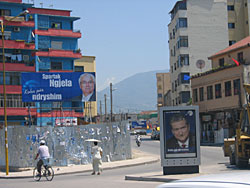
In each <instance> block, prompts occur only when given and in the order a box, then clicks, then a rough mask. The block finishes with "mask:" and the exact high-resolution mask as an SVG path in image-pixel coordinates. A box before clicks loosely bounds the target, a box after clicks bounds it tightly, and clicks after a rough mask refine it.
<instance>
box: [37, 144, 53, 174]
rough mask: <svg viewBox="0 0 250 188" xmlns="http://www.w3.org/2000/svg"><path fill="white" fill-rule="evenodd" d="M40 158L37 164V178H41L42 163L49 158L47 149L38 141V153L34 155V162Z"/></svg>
mask: <svg viewBox="0 0 250 188" xmlns="http://www.w3.org/2000/svg"><path fill="white" fill-rule="evenodd" d="M38 156H40V159H39V161H38V162H37V171H38V173H39V176H41V168H42V165H43V161H44V160H46V159H48V158H49V157H50V155H49V148H48V146H46V145H45V141H44V140H41V141H40V146H39V147H38V152H37V154H36V157H35V160H36V159H37V158H38Z"/></svg>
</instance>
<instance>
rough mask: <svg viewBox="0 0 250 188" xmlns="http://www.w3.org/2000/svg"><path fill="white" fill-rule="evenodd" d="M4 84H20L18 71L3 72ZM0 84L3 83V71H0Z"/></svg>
mask: <svg viewBox="0 0 250 188" xmlns="http://www.w3.org/2000/svg"><path fill="white" fill-rule="evenodd" d="M5 83H6V85H21V73H20V72H5ZM0 85H3V72H0Z"/></svg>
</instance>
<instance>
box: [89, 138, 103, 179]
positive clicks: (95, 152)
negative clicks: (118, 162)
mask: <svg viewBox="0 0 250 188" xmlns="http://www.w3.org/2000/svg"><path fill="white" fill-rule="evenodd" d="M91 154H92V159H93V160H92V166H93V172H92V174H91V175H95V173H97V175H100V174H101V165H102V148H101V147H99V146H98V142H94V146H93V147H92V151H91Z"/></svg>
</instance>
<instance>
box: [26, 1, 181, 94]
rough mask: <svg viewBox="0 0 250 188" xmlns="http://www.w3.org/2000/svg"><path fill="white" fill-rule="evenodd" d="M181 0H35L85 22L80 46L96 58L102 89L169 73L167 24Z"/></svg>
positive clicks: (79, 24)
mask: <svg viewBox="0 0 250 188" xmlns="http://www.w3.org/2000/svg"><path fill="white" fill-rule="evenodd" d="M176 1H177V0H34V2H35V6H36V7H41V6H43V8H51V6H50V5H53V8H55V9H64V10H72V13H71V16H77V17H80V18H81V19H80V20H77V21H76V22H75V25H74V27H75V29H80V30H81V33H82V38H81V39H79V43H78V45H79V48H80V49H81V51H82V54H83V55H86V56H96V72H97V73H96V74H97V90H98V91H99V90H102V89H104V88H105V87H107V86H109V83H110V82H112V83H114V84H115V83H117V82H119V81H121V80H123V79H125V78H127V77H129V76H132V75H134V74H136V73H139V72H147V71H152V70H165V69H169V63H168V62H169V50H168V27H167V26H168V24H169V22H170V15H169V11H170V10H171V9H172V7H173V5H174V4H175V3H176ZM23 2H24V3H27V2H30V3H31V2H32V0H23ZM41 2H42V3H43V5H41V4H40V3H41Z"/></svg>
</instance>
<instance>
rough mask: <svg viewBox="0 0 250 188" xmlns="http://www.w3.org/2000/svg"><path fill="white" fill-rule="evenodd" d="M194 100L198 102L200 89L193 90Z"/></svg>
mask: <svg viewBox="0 0 250 188" xmlns="http://www.w3.org/2000/svg"><path fill="white" fill-rule="evenodd" d="M193 100H194V102H198V89H194V90H193Z"/></svg>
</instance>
